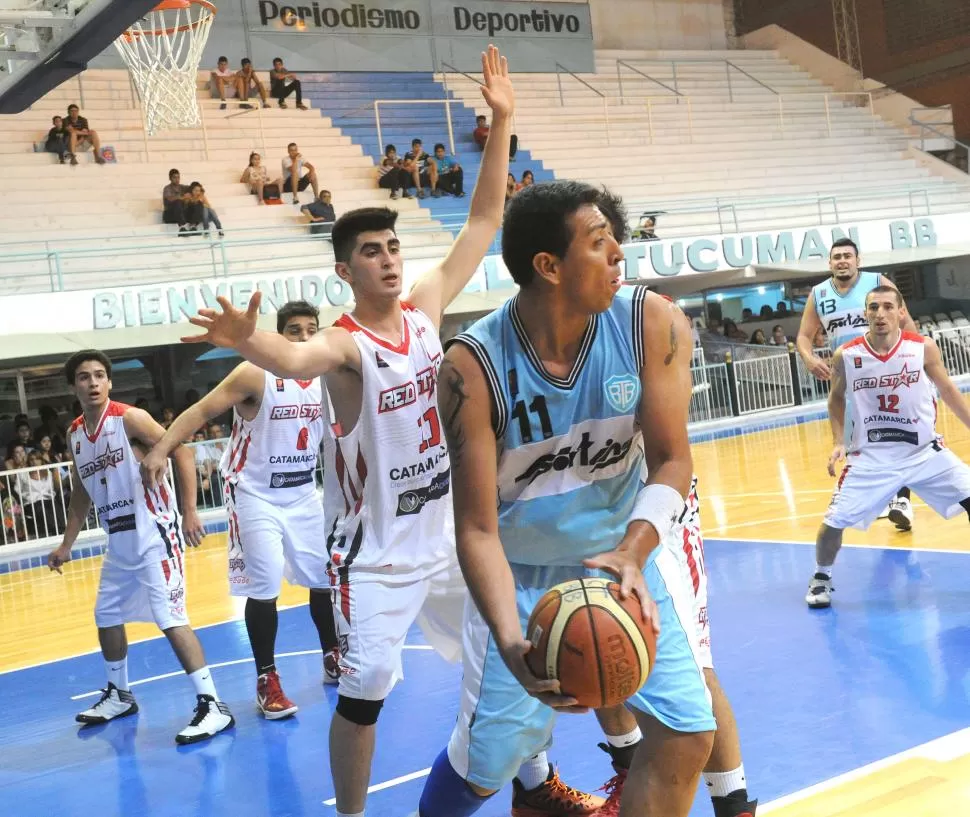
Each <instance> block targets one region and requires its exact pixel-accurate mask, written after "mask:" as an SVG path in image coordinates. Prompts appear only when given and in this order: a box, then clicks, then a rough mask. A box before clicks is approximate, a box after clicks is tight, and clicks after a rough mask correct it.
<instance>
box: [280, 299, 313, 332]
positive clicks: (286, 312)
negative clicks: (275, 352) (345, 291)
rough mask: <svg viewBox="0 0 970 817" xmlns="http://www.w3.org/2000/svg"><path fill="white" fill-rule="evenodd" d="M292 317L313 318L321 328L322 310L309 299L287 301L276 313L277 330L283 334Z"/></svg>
mask: <svg viewBox="0 0 970 817" xmlns="http://www.w3.org/2000/svg"><path fill="white" fill-rule="evenodd" d="M290 318H313V319H314V320H315V321H316V322H317V328H318V329H319V328H320V310H319V309H317V308H316V307H315V306H314V305H313V304H311V303H310V302H309V301H287V302H286V303H285V304H283V306H281V307H280V310H279V312H277V313H276V331H277V332H278V333H279V334H281V335H282V334H283V330H284V329H286V324H287V323H289V321H290Z"/></svg>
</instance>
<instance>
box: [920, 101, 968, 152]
mask: <svg viewBox="0 0 970 817" xmlns="http://www.w3.org/2000/svg"><path fill="white" fill-rule="evenodd" d="M914 110H918V109H914ZM923 110H928V109H923ZM909 121H910V123H912V124H913V125H917V126H918V127H919V129H920V132H919V149H920V150H925V147H924V145H925V144H926V131H929V132H930V133H932V134H934V135H935V136H938V137H940V138H941V139H946V140H947V141H948V142H952V143H953V144H954V146H959V147H962V148H963V149H964V150H965V151H967V155H968V156H970V145H968V144H967V143H966V142H961V141H960V140H959V139H957V138H956V137H955V136H950V134H948V133H944V132H943V131H941V130H940V129H939V128H938V127H936V125H946V124H950V125H952V124H953V123H952V122H936V123H934V124H930V123H928V122H922V121H920V120H919V119H917V118H916V116H914V115H913V113H910V115H909Z"/></svg>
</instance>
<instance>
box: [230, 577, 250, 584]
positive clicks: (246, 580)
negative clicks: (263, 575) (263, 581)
mask: <svg viewBox="0 0 970 817" xmlns="http://www.w3.org/2000/svg"><path fill="white" fill-rule="evenodd" d="M229 584H249V577H248V576H230V577H229Z"/></svg>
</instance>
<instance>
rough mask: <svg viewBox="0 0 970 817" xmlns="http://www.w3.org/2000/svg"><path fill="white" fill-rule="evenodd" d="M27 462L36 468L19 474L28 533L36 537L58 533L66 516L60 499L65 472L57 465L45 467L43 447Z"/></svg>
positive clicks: (21, 498) (32, 453) (20, 492)
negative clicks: (41, 451) (42, 453)
mask: <svg viewBox="0 0 970 817" xmlns="http://www.w3.org/2000/svg"><path fill="white" fill-rule="evenodd" d="M27 465H28V467H30V468H32V469H33V470H31V471H28V472H27V473H25V474H20V475H19V476H18V478H17V493H18V494H19V495H20V504H21V507H22V508H23V512H24V522H25V524H26V527H27V535H28V537H30V538H34V539H43V538H44V537H45V536H54V535H56V534H58V533H59V532H60V531H61V530H62V529H63V526H64V516H63V512H62V509H61V507H60V505H61V503H60V502H59V501H58V496H59V494H60V490H61V475H60V472H59V471H58V470H57V469H56V468H44V467H43V466H44V458H43V457H42V456H41V454H40V452H39V451H33V452H31V453H30V454H29V455H28V457H27Z"/></svg>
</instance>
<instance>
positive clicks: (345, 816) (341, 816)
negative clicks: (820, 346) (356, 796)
mask: <svg viewBox="0 0 970 817" xmlns="http://www.w3.org/2000/svg"><path fill="white" fill-rule="evenodd" d="M337 817H364V812H362V811H355V812H354V813H353V814H350V813H349V812H348V813H345V812H343V811H338V812H337Z"/></svg>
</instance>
